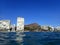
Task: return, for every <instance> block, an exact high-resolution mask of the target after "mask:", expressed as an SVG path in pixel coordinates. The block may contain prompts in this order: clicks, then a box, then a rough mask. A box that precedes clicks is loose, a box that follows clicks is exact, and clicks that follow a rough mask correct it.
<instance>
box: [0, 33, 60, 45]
mask: <svg viewBox="0 0 60 45" xmlns="http://www.w3.org/2000/svg"><path fill="white" fill-rule="evenodd" d="M0 45H60V32H24V33H19V32H18V33H16V32H0Z"/></svg>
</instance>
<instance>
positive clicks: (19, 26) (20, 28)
mask: <svg viewBox="0 0 60 45" xmlns="http://www.w3.org/2000/svg"><path fill="white" fill-rule="evenodd" d="M16 31H19V32H23V31H24V18H21V17H17V30H16Z"/></svg>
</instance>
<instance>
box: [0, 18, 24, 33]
mask: <svg viewBox="0 0 60 45" xmlns="http://www.w3.org/2000/svg"><path fill="white" fill-rule="evenodd" d="M0 31H7V32H15V31H17V32H23V31H24V18H21V17H17V25H15V24H13V25H11V22H10V20H0Z"/></svg>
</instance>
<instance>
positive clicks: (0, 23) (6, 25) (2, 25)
mask: <svg viewBox="0 0 60 45" xmlns="http://www.w3.org/2000/svg"><path fill="white" fill-rule="evenodd" d="M1 29H10V20H0V30H1Z"/></svg>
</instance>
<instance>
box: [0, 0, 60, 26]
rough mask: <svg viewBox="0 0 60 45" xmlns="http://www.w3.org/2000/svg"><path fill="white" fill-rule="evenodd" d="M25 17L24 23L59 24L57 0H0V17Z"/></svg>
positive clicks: (12, 20) (11, 18) (59, 2)
mask: <svg viewBox="0 0 60 45" xmlns="http://www.w3.org/2000/svg"><path fill="white" fill-rule="evenodd" d="M18 16H20V17H23V18H25V24H30V23H38V24H40V25H53V26H56V25H60V1H59V0H0V17H1V18H0V19H10V20H11V22H12V24H14V23H15V24H16V18H17V17H18Z"/></svg>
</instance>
